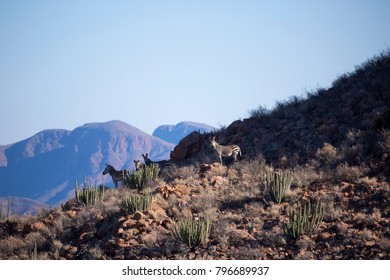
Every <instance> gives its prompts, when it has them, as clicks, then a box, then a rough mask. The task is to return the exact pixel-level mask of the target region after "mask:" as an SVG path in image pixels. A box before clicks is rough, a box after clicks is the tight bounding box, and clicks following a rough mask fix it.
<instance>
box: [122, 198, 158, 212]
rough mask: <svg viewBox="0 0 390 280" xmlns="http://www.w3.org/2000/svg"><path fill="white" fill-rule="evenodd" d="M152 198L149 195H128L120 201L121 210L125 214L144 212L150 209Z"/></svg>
mask: <svg viewBox="0 0 390 280" xmlns="http://www.w3.org/2000/svg"><path fill="white" fill-rule="evenodd" d="M152 201H153V196H152V194H151V193H145V194H138V193H135V194H130V195H129V196H127V197H124V198H123V199H122V208H123V209H124V210H126V211H127V212H129V213H130V214H131V213H134V212H136V211H145V210H150V209H151V208H152Z"/></svg>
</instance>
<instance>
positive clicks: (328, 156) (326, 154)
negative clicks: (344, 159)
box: [316, 143, 339, 165]
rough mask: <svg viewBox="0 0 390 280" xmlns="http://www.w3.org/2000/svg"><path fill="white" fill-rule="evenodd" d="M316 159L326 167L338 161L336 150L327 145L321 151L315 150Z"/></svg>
mask: <svg viewBox="0 0 390 280" xmlns="http://www.w3.org/2000/svg"><path fill="white" fill-rule="evenodd" d="M316 157H317V158H318V159H319V161H320V162H321V163H323V164H326V165H330V164H333V163H335V162H336V161H337V160H338V159H339V156H338V151H337V149H336V148H335V147H333V146H332V145H331V144H329V143H325V144H324V146H323V147H322V148H321V149H317V152H316Z"/></svg>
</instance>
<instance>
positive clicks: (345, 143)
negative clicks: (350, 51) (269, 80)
mask: <svg viewBox="0 0 390 280" xmlns="http://www.w3.org/2000/svg"><path fill="white" fill-rule="evenodd" d="M389 77H390V55H389V51H387V52H384V53H382V54H380V55H378V56H377V57H374V58H373V59H370V60H368V61H367V62H365V63H363V64H362V65H360V66H357V68H356V70H355V71H354V72H352V73H348V74H344V75H342V76H340V77H338V78H337V79H336V80H335V81H334V82H333V84H332V86H331V87H330V88H328V89H318V90H315V91H313V92H309V93H307V96H305V97H297V96H293V97H291V98H289V99H288V100H286V101H283V102H279V103H277V104H276V105H275V108H274V109H272V110H267V109H266V108H264V107H261V106H260V107H259V108H257V109H255V110H253V111H252V112H251V117H250V118H248V119H244V120H242V121H241V120H240V121H236V122H233V123H232V124H231V125H229V126H228V127H227V128H226V129H225V130H222V131H219V132H217V133H216V134H215V135H216V137H217V141H218V142H220V143H221V144H225V145H226V144H237V145H239V146H240V147H241V149H242V152H243V155H244V157H245V158H248V159H249V158H255V157H257V156H258V155H259V154H261V155H262V156H264V158H265V159H266V161H267V162H269V163H272V164H273V165H277V166H283V167H293V166H297V165H302V164H307V163H312V162H311V161H312V160H313V159H315V160H317V161H318V162H317V163H321V164H322V167H324V166H325V165H327V166H330V165H332V166H335V165H338V164H340V163H343V162H346V163H348V164H352V165H359V164H365V165H367V166H370V167H371V168H373V171H375V172H380V173H381V174H383V175H385V176H388V175H389V171H390V170H389V169H388V167H387V166H389V165H387V164H386V163H388V159H389V155H390V154H389V152H390V150H389V148H390V147H389V143H386V140H387V137H388V130H389V129H390V78H389ZM211 136H212V135H205V136H202V135H196V134H192V135H190V136H188V138H187V139H183V141H182V143H181V144H179V145H178V146H177V147H175V149H174V151H173V153H172V158H173V159H174V160H175V161H176V162H178V163H181V162H183V163H185V162H186V160H187V161H188V162H196V161H200V162H202V161H204V157H205V155H211V156H212V154H213V151H212V150H211V149H210V144H209V139H210V137H211ZM322 149H324V150H322ZM326 149H328V151H326ZM332 151H333V157H332ZM324 153H325V154H324ZM327 156H328V157H329V158H324V157H327ZM198 158H199V160H198ZM372 164H374V165H372Z"/></svg>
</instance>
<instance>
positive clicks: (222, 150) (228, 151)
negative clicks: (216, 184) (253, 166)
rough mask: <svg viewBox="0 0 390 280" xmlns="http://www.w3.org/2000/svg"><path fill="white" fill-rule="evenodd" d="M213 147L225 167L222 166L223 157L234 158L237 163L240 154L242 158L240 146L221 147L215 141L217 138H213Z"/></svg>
mask: <svg viewBox="0 0 390 280" xmlns="http://www.w3.org/2000/svg"><path fill="white" fill-rule="evenodd" d="M211 145H212V146H213V148H214V150H216V151H217V153H218V157H219V161H220V162H221V165H223V164H222V157H230V156H233V159H234V161H236V160H237V155H238V154H240V156H242V154H241V149H240V147H239V146H237V145H229V146H222V145H219V144H218V143H217V141H215V136H214V137H213V139H211Z"/></svg>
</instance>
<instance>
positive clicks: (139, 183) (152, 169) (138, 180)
mask: <svg viewBox="0 0 390 280" xmlns="http://www.w3.org/2000/svg"><path fill="white" fill-rule="evenodd" d="M159 173H160V166H159V165H158V164H157V163H153V164H151V165H150V166H147V165H145V166H144V167H143V168H141V169H140V170H138V172H136V171H131V172H130V173H129V174H128V175H127V176H126V175H125V176H126V177H125V180H124V181H125V184H126V186H128V187H129V188H135V189H137V190H142V189H143V188H144V187H145V186H146V185H147V184H148V183H150V182H153V181H155V180H156V179H157V177H158V174H159Z"/></svg>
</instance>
